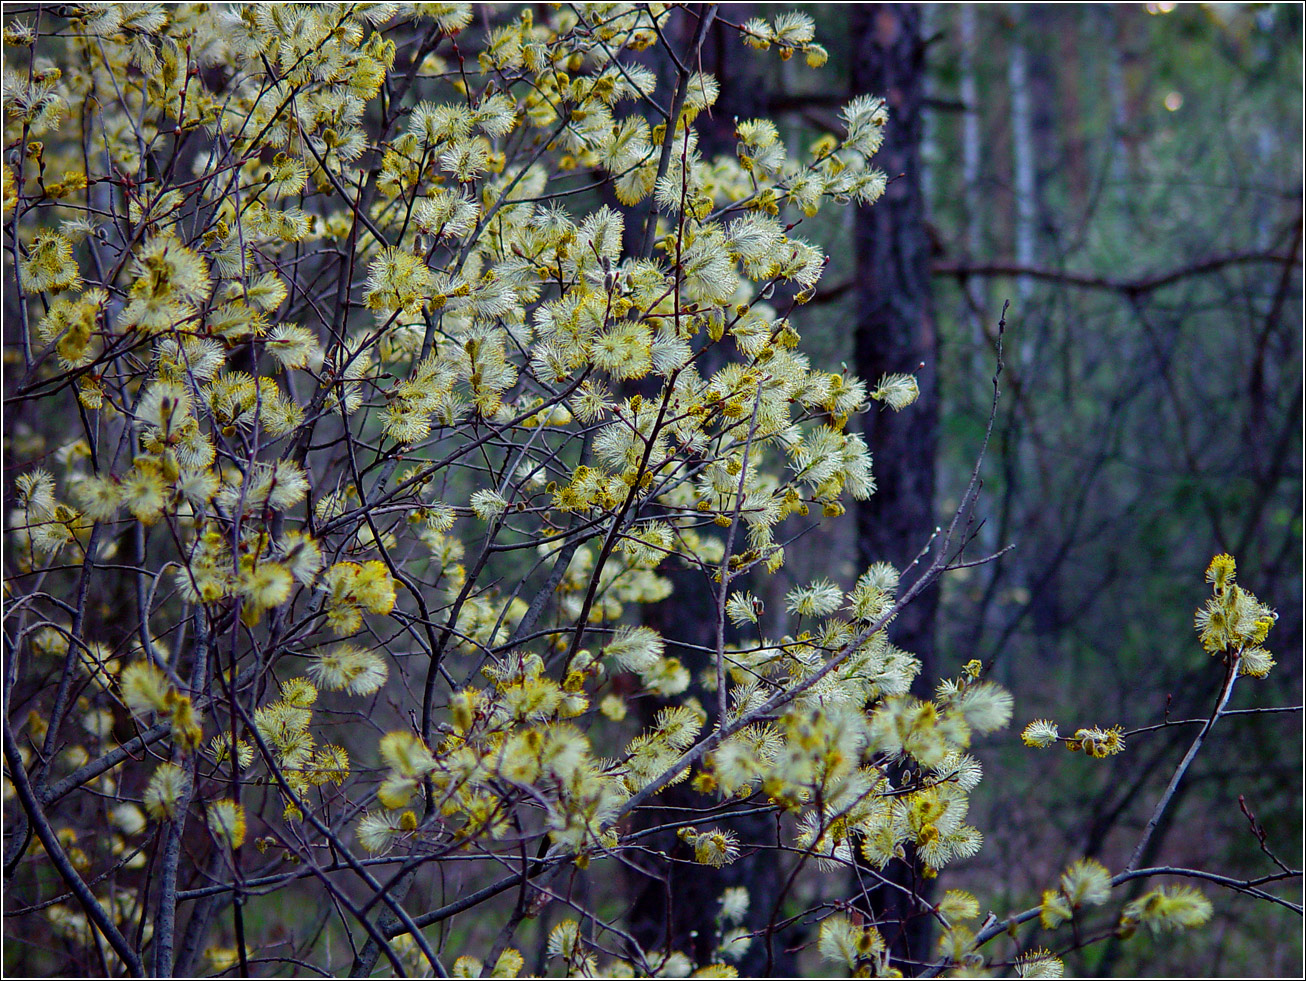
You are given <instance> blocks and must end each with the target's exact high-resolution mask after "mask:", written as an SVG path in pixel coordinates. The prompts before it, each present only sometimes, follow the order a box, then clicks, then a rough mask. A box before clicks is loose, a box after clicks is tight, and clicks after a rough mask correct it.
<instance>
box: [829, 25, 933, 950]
mask: <svg viewBox="0 0 1306 981" xmlns="http://www.w3.org/2000/svg"><path fill="white" fill-rule="evenodd" d="M850 33H851V35H852V37H853V38H854V39H855V43H856V44H857V52H856V57H855V59H854V62H853V72H852V88H853V91H854V92H871V93H875V94H878V95H881V96H883V97H884V98H886V99H887V100H888V103H889V125H888V127H887V132H886V137H885V142H884V146H883V148H882V149H881V150H880V152H879V154H878V155H877V157H876V160H877V163H878V165H879V166H880V167H881V169H883V170H884V171H885V172H886V173H887V174H888V175H889V176H890V178H891V179H892V183H891V184H890V185H889V188H888V190H887V191H886V192H885V195H884V197H883V198H881V199H880V201H878V202H877V203H876V204H875V205H874V207H871V208H866V209H862V210H861V211H860V212H859V213H858V215H857V225H856V235H855V244H856V252H857V268H858V275H857V305H858V310H859V311H860V314H859V318H858V321H857V326H856V332H855V340H854V345H855V353H854V358H855V365H856V371H857V374H858V375H860V376H861V377H862V378H865V379H867V381H868V382H869V383H871V384H874V383H875V381H876V379H878V378H879V377H880V376H881V375H882V374H884V373H885V372H894V371H906V372H915V373H916V374H917V377H918V379H919V381H920V387H921V393H922V395H921V398H920V400H919V401H918V402H917V403H916V404H915V405H912V406H911V407H909V408H907V409H905V410H903V411H902V412H901V413H894V412H893V411H892V410H888V409H884V410H881V409H879V408H878V407H873V408H872V409H871V410H870V411H868V412H867V413H866V414H865V416H864V418H863V428H864V431H865V434H866V441H867V444H868V445H869V446H870V448H871V452H872V453H873V454H874V455H875V463H876V469H875V480H876V484H877V485H878V488H879V489H878V490H877V492H876V493H875V495H874V496H872V497H871V499H870V500H869V501H867V502H865V503H864V504H862V505H859V507H858V510H857V535H858V557H859V560H860V561H861V563H862V564H863V565H866V564H869V563H871V562H875V561H888V562H891V563H893V564H894V565H895V566H896V567H898V568H899V569H903V570H905V569H906V568H907V566H908V565H909V564H910V562H911V561H912V559H913V558H914V557H915V556H916V554H917V553H918V552H919V551H920V549H921V548H922V547H923V546H924V544H925V543H926V541H927V540H928V539H929V537H930V533H931V532H932V531H933V529H934V527H935V514H934V462H935V447H936V444H937V438H938V432H937V431H938V409H939V388H938V377H939V375H938V338H937V335H936V332H935V324H934V314H933V308H932V304H931V297H930V254H929V241H928V237H927V234H926V229H925V199H924V195H923V193H922V189H921V169H920V168H921V159H920V144H921V132H922V109H923V95H924V93H923V83H924V78H925V42H924V38H923V36H922V31H921V9H920V8H919V7H915V6H908V5H905V4H904V5H899V4H864V5H861V4H859V5H857V6H855V7H853V10H852V30H851V31H850ZM922 363H923V365H924V366H923V367H920V366H921V365H922ZM910 578H911V577H910V574H908V575H907V581H910ZM937 608H938V593H937V592H936V591H935V590H926V591H925V592H924V593H922V594H921V596H920V597H918V598H917V599H916V601H915V602H913V603H912V604H911V605H910V606H909V607H907V609H905V610H904V611H903V613H902V614H901V615H900V616H899V617H898V619H897V620H896V621H895V622H894V624H893V626H892V627H891V628H890V636H891V639H892V640H893V642H894V643H895V644H897V645H899V646H900V647H903V648H904V649H906V650H908V651H911V652H912V653H913V654H915V655H916V656H917V657H919V658H920V660H921V664H922V666H923V670H922V672H921V674H920V676H919V677H918V678H917V681H916V684H917V689H918V690H919V691H920V692H921V693H929V692H931V691H932V689H933V686H934V678H935V676H936V667H935V650H934V643H935V618H936V613H937ZM886 874H889V875H891V876H892V877H893V878H895V880H896V881H897V882H898V883H899V884H900V885H902V886H905V887H906V888H907V889H909V890H913V891H914V892H915V893H916V895H918V896H919V895H923V894H924V892H925V891H926V890H925V886H924V884H923V883H922V881H921V879H920V877H919V873H918V870H917V869H915V868H913V867H911V866H910V865H909V864H906V863H895V864H894V865H891V866H890V867H889V868H888V869H886ZM863 878H864V879H866V880H867V881H875V880H874V877H873V876H864V877H863ZM872 906H873V907H874V908H873V909H872V910H870V911H869V912H870V913H871V914H872V915H873V916H874V917H875V918H876V919H877V921H879V922H881V923H883V924H885V927H884V932H885V936H886V939H887V940H889V942H890V943H891V945H892V952H893V954H894V955H895V956H896V957H897V958H899V959H902V958H911V959H920V958H923V957H925V956H926V955H927V954H928V952H929V950H928V943H929V933H930V924H929V917H928V916H927V915H924V914H925V910H924V908H923V907H922V906H920V905H918V904H915V903H913V902H911V901H910V900H909V899H908V898H907V895H906V894H904V892H903V891H902V890H899V889H896V888H894V887H893V886H881V887H879V888H878V889H875V890H874V892H873V893H872ZM895 921H897V922H901V923H902V924H903V927H902V928H901V929H899V928H898V927H897V926H895V925H894V923H895Z"/></svg>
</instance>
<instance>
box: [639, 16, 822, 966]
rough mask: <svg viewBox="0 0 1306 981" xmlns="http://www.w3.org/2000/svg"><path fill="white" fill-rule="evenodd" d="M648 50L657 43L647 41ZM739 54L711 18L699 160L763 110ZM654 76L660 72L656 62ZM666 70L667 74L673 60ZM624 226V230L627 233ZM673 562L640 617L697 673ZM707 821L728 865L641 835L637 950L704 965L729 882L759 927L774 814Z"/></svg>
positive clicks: (756, 81) (701, 600) (665, 814)
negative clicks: (731, 857)
mask: <svg viewBox="0 0 1306 981" xmlns="http://www.w3.org/2000/svg"><path fill="white" fill-rule="evenodd" d="M750 16H751V11H750V10H749V5H746V4H740V5H736V6H735V7H733V8H732V10H731V18H730V19H732V20H736V19H738V20H747V19H748V17H750ZM695 23H696V22H695V21H694V20H693V19H692V18H685V19H682V20H681V22H680V26H681V28H682V29H683V37H681V38H679V39H678V42H679V43H678V47H677V51H678V53H680V54H682V56H683V51H684V49H685V47H686V46H687V45H688V43H689V39H690V37H691V35H692V34H693V32H694V27H695ZM672 43H673V44H677V39H672ZM652 50H653V51H654V52H658V51H660V49H657V48H655V49H652ZM748 55H749V51H748V49H747V48H746V47H745V46H744V45H743V44H741V43H740V41H739V36H738V34H737V33H736V32H735V31H734V30H732V29H730V28H728V27H726V26H725V25H723V24H721V23H719V22H718V23H717V24H716V25H714V26H713V27H712V29H711V30H710V31H709V33H708V35H707V38H706V39H705V42H704V44H703V47H702V50H701V54H700V57H701V61H700V62H699V63H697V64H695V68H696V69H699V70H702V71H705V72H711V73H712V74H713V75H715V76H716V79H717V81H718V83H719V84H720V95H719V97H718V98H717V102H716V105H715V106H713V107H712V109H711V110H710V111H709V113H705V114H704V115H702V116H700V117H699V118H698V119H697V120H696V122H695V126H696V128H697V129H698V133H699V149H700V152H701V153H702V155H703V156H704V157H706V158H709V159H710V158H711V157H714V156H717V155H719V154H732V153H734V149H735V124H736V120H739V119H749V118H753V117H756V116H762V115H765V114H766V99H767V97H768V93H769V91H770V87H769V86H768V85H767V84H766V81H765V79H764V78H763V77H762V75H761V73H760V71H761V70H760V68H759V59H757V58H750V57H749V56H748ZM663 56H664V57H665V55H663ZM662 74H664V75H665V74H667V72H666V70H665V67H664V70H663V72H662ZM671 74H672V75H673V76H674V68H673V69H672V71H671ZM671 84H673V82H669V83H668V88H669V87H670V85H671ZM630 231H631V229H630V228H627V234H628V235H629V233H630ZM707 354H708V355H709V357H705V358H703V359H700V363H699V367H700V370H702V371H703V372H704V373H705V374H707V373H710V372H711V371H713V370H716V369H717V368H720V367H721V366H722V364H721V362H720V361H718V360H717V355H716V352H715V351H709V352H707ZM677 566H678V564H677V563H674V562H673V563H665V564H664V566H663V568H662V570H661V572H662V574H663V575H665V576H667V577H668V578H669V579H670V580H671V582H672V585H673V588H674V592H673V593H672V595H671V596H670V597H668V598H667V599H665V600H663V601H662V602H661V603H657V604H654V605H652V606H650V607H647V608H646V609H645V610H644V613H643V619H644V623H645V624H647V625H648V626H650V627H652V628H653V629H655V630H657V631H658V633H660V634H661V635H662V636H663V638H664V639H665V640H666V643H667V653H668V654H670V655H673V656H675V657H678V658H680V660H681V661H682V662H683V663H684V664H685V666H686V667H687V668H689V670H690V673H691V674H692V675H693V676H694V677H696V678H697V677H698V676H699V675H700V674H701V672H702V671H703V669H705V668H707V667H708V666H709V664H710V661H709V659H708V657H707V656H706V655H705V654H704V653H703V649H705V648H706V649H712V648H715V646H716V605H715V591H716V589H717V588H718V587H717V586H716V584H714V583H712V582H711V581H710V580H708V579H707V578H706V577H705V576H704V575H703V574H702V573H701V572H699V571H697V570H689V569H684V568H682V567H677ZM691 690H693V691H694V692H695V694H697V695H698V696H699V698H700V699H701V700H702V702H703V704H704V705H705V706H708V710H709V712H710V713H711V714H710V716H709V719H708V722H707V725H709V726H710V725H714V724H715V712H713V711H712V708H711V707H712V706H714V705H715V704H716V698H715V696H709V694H708V693H706V692H704V691H702V690H701V689H697V686H696V688H695V689H691ZM639 704H640V708H639V714H640V722H641V723H642V724H643V725H644V726H645V727H648V726H652V725H653V724H654V716H655V715H656V714H657V711H658V709H660V708H662V707H663V705H664V704H666V703H664V702H662V701H660V700H657V699H643V700H641V702H640V703H639ZM714 803H716V801H715V800H709V799H708V798H706V797H704V796H703V795H701V794H699V793H696V792H695V791H694V790H693V789H692V788H691V787H690V786H689V784H688V782H686V783H680V784H677V785H675V786H673V787H669V788H667V789H666V790H664V791H663V792H662V793H660V794H658V796H657V798H656V804H657V805H660V806H649V807H645V808H641V809H640V810H639V811H637V812H636V813H635V814H634V815H633V819H632V826H633V827H635V828H648V827H656V826H658V825H660V824H666V823H668V822H672V821H683V820H684V818H685V814H686V810H685V809H686V808H693V809H697V810H702V809H703V808H704V807H705V806H711V805H712V804H714ZM715 823H716V824H719V825H720V826H721V827H723V828H729V829H730V830H732V831H734V832H735V833H737V834H738V835H739V842H740V846H741V852H742V854H741V856H740V858H739V859H738V860H737V861H735V862H734V863H732V864H731V865H728V866H726V867H725V868H722V869H714V868H710V867H708V866H703V865H697V864H695V863H694V861H693V851H692V849H690V848H688V847H687V846H686V845H684V844H683V843H681V842H679V841H678V840H677V839H676V835H675V832H674V831H668V832H665V833H664V834H662V835H659V836H656V837H655V838H653V839H651V840H647V841H646V842H645V843H646V844H647V845H648V847H649V849H650V850H657V851H660V852H663V853H665V854H667V855H669V856H671V858H672V859H673V861H666V860H662V859H658V858H656V857H655V856H654V855H653V854H648V855H646V856H645V857H644V859H643V860H642V861H641V864H642V865H643V867H644V868H645V869H646V870H647V873H648V874H647V875H641V874H639V873H637V872H634V871H633V870H631V871H630V872H629V873H628V874H629V875H630V878H631V891H632V895H633V896H634V901H633V903H632V907H631V911H630V929H631V933H632V935H633V936H634V937H635V938H636V939H637V940H638V941H639V942H640V943H641V944H643V945H644V946H645V948H646V949H653V950H664V949H671V950H679V951H682V952H684V953H686V954H688V955H689V956H690V957H692V958H693V959H694V960H695V961H697V962H698V963H700V964H707V963H710V960H711V955H712V953H713V948H714V946H715V940H716V933H717V925H716V922H715V916H716V914H717V912H718V911H719V910H720V899H721V894H722V892H724V891H725V890H726V889H728V888H730V887H732V886H743V887H744V888H746V889H747V890H748V893H749V897H750V899H751V902H750V904H749V912H748V917H747V918H746V920H745V921H744V923H743V926H744V927H745V928H746V929H748V930H751V931H756V932H759V933H760V932H762V931H764V930H765V929H766V928H767V925H768V920H769V918H770V915H771V910H772V906H773V904H774V902H775V897H776V896H777V895H779V892H780V890H781V888H782V887H783V883H784V874H785V867H784V865H783V864H782V863H781V861H780V860H779V859H778V857H777V853H776V852H775V851H774V850H773V849H760V850H756V851H750V846H759V845H760V846H768V845H770V846H773V845H774V844H775V836H776V822H775V818H774V817H772V816H771V815H766V814H754V815H748V816H746V817H742V818H738V819H735V820H732V821H719V822H715ZM705 827H706V825H705ZM782 915H783V914H782ZM795 939H796V938H795V937H793V936H792V935H791V932H782V933H781V934H780V935H778V936H776V937H774V938H773V943H772V951H771V957H770V958H769V959H768V951H767V945H766V942H765V940H764V939H762V938H759V939H756V940H754V941H753V943H752V944H751V945H750V947H749V949H748V951H747V952H746V953H745V954H744V956H743V957H742V958H740V959H739V960H737V961H735V962H734V964H735V966H736V967H737V968H738V969H739V973H740V975H741V976H743V977H759V976H764V975H770V976H776V977H786V976H792V975H793V974H794V970H795V961H794V957H793V954H791V953H786V950H787V949H790V948H793V947H795V946H797V943H795V942H794V941H795ZM668 944H669V947H668ZM768 966H769V970H768Z"/></svg>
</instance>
